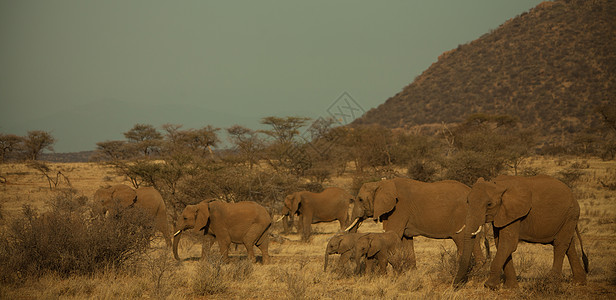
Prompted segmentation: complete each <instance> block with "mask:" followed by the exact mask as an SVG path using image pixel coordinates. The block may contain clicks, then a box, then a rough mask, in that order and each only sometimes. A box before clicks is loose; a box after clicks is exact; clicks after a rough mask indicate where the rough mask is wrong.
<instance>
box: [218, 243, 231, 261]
mask: <svg viewBox="0 0 616 300" xmlns="http://www.w3.org/2000/svg"><path fill="white" fill-rule="evenodd" d="M216 241H217V242H218V247H219V248H220V254H221V255H222V259H223V261H224V262H226V263H228V262H229V246H231V238H230V237H228V236H224V237H223V236H216Z"/></svg>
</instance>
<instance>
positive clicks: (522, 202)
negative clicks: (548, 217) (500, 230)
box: [490, 180, 532, 227]
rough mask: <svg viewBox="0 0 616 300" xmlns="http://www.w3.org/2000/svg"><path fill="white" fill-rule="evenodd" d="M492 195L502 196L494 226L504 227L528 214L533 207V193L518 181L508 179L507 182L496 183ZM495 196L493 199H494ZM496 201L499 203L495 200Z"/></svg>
mask: <svg viewBox="0 0 616 300" xmlns="http://www.w3.org/2000/svg"><path fill="white" fill-rule="evenodd" d="M490 196H491V197H494V198H496V199H495V200H498V197H500V200H501V202H500V207H499V208H498V209H497V211H496V215H495V216H494V226H495V227H503V226H506V225H508V224H509V223H511V222H513V221H515V220H517V219H519V218H521V217H523V216H526V215H527V214H528V212H529V211H530V208H531V198H532V193H531V191H530V189H529V188H528V187H526V186H525V185H523V184H521V183H519V182H517V181H513V180H512V181H507V184H506V185H505V184H503V183H499V182H497V183H496V188H495V190H494V191H493V192H492V195H490ZM494 198H493V199H494ZM495 203H499V202H498V201H495Z"/></svg>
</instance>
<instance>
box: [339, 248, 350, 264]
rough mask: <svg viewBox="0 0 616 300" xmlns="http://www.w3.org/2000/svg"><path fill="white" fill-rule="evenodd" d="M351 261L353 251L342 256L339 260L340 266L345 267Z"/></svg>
mask: <svg viewBox="0 0 616 300" xmlns="http://www.w3.org/2000/svg"><path fill="white" fill-rule="evenodd" d="M349 260H351V251H347V252H344V253H342V254H340V257H339V258H338V265H340V266H341V267H343V266H344V265H345V264H347V263H348V262H349Z"/></svg>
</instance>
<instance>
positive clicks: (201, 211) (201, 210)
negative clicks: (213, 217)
mask: <svg viewBox="0 0 616 300" xmlns="http://www.w3.org/2000/svg"><path fill="white" fill-rule="evenodd" d="M196 206H197V209H196V210H195V231H200V230H204V228H205V227H206V226H207V222H208V221H209V220H210V208H209V203H208V202H205V201H204V202H201V203H199V204H197V205H196ZM205 233H206V234H207V231H206V232H205Z"/></svg>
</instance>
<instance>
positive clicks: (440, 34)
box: [0, 0, 541, 152]
mask: <svg viewBox="0 0 616 300" xmlns="http://www.w3.org/2000/svg"><path fill="white" fill-rule="evenodd" d="M540 2H541V1H522V0H516V1H511V0H484V1H477V0H472V1H470V0H466V1H459V0H447V1H445V0H440V1H439V0H437V1H423V0H422V1H357V0H355V1H332V0H327V1H301V2H300V1H282V0H281V1H162V0H160V1H159V0H147V1H145V0H144V1H131V0H120V1H110V0H106V1H83V0H75V1H66V0H53V1H49V0H39V1H28V0H19V1H13V0H0V132H1V133H14V134H18V135H25V134H26V132H27V131H28V130H46V131H50V132H51V133H52V134H53V136H54V137H56V138H57V140H58V141H57V143H56V145H55V149H56V152H70V151H82V150H93V149H94V148H95V147H96V145H95V143H96V142H99V141H104V140H114V139H123V135H122V133H123V132H125V131H127V130H129V129H130V128H131V127H132V126H133V125H134V124H136V123H147V124H152V125H155V126H160V125H162V124H164V123H174V124H183V125H184V127H185V128H199V127H202V126H205V125H208V124H209V125H213V126H216V127H221V128H225V127H229V126H231V125H233V124H240V125H244V126H248V127H251V128H257V127H258V124H259V120H260V119H261V118H263V117H266V116H290V115H293V116H308V117H312V118H317V117H319V116H327V110H328V108H329V107H330V106H331V105H332V104H333V103H334V102H335V101H336V99H338V98H339V97H340V96H341V95H343V94H344V93H345V92H346V93H348V96H350V97H352V99H354V101H355V102H356V103H357V104H358V105H359V106H360V107H361V108H362V109H364V110H368V109H370V108H373V107H376V106H378V105H379V104H381V103H383V102H384V101H385V100H386V99H387V98H389V97H391V96H393V95H394V94H396V93H397V92H399V91H400V90H401V89H402V88H403V87H404V86H406V85H408V84H409V83H411V82H412V81H413V79H414V78H415V77H416V76H418V75H419V74H421V72H423V71H424V70H425V69H426V68H428V67H429V66H430V65H431V64H432V63H433V62H435V61H436V59H437V58H438V56H439V55H440V54H441V53H442V52H444V51H447V50H450V49H452V48H456V47H457V46H458V45H459V44H464V43H468V42H470V41H472V40H474V39H477V38H479V37H480V36H481V35H483V34H485V33H488V32H489V31H490V30H492V29H495V28H497V27H498V26H499V25H500V24H502V23H504V22H505V21H506V20H508V19H510V18H513V17H515V16H517V15H519V14H521V13H522V12H525V11H528V10H529V9H531V8H532V7H534V6H536V5H537V4H538V3H540Z"/></svg>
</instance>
